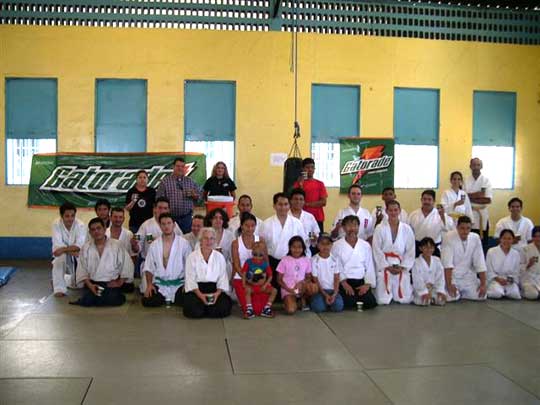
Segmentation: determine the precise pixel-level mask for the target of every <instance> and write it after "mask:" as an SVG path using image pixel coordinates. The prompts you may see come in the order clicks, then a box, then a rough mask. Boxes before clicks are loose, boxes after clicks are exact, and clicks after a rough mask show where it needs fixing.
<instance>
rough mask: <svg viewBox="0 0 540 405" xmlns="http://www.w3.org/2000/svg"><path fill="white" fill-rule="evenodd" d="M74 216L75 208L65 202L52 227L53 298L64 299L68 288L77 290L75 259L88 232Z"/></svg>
mask: <svg viewBox="0 0 540 405" xmlns="http://www.w3.org/2000/svg"><path fill="white" fill-rule="evenodd" d="M76 214H77V208H75V206H74V205H73V204H72V203H69V202H66V203H64V204H62V205H61V206H60V218H58V219H56V220H55V221H54V222H53V225H52V255H53V260H52V284H53V292H54V296H55V297H64V296H65V295H66V294H67V288H68V286H69V287H70V288H77V285H76V282H75V281H76V277H75V270H76V267H77V257H78V256H79V251H80V250H81V247H82V246H83V245H84V243H85V242H86V237H87V233H88V232H87V230H86V226H85V225H84V223H83V222H82V221H80V220H79V219H77V218H75V215H76ZM81 287H82V286H81Z"/></svg>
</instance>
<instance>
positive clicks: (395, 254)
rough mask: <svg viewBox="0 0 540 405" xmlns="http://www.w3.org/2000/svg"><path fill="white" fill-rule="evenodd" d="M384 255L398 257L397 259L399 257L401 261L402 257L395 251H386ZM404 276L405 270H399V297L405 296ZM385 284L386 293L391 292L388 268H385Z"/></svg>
mask: <svg viewBox="0 0 540 405" xmlns="http://www.w3.org/2000/svg"><path fill="white" fill-rule="evenodd" d="M384 257H385V258H388V257H395V258H397V259H399V260H400V261H401V257H400V256H399V255H398V254H397V253H394V252H389V253H385V254H384ZM402 278H403V272H402V271H400V272H399V287H398V296H399V298H403V293H402V292H401V279H402ZM384 286H385V288H386V293H387V294H390V290H389V289H388V270H386V269H385V270H384Z"/></svg>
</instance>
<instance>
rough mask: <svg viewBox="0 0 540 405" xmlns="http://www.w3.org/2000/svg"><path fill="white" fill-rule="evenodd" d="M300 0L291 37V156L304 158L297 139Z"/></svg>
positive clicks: (296, 7) (295, 4)
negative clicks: (292, 108)
mask: <svg viewBox="0 0 540 405" xmlns="http://www.w3.org/2000/svg"><path fill="white" fill-rule="evenodd" d="M297 3H298V0H295V2H294V28H293V31H292V38H291V71H294V135H293V144H292V147H291V150H290V151H289V157H298V158H302V155H301V154H300V148H299V147H298V143H297V139H298V138H300V124H298V4H297Z"/></svg>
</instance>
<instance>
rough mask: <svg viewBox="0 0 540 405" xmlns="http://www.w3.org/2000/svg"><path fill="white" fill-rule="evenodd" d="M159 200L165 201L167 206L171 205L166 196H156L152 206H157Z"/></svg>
mask: <svg viewBox="0 0 540 405" xmlns="http://www.w3.org/2000/svg"><path fill="white" fill-rule="evenodd" d="M160 202H166V203H167V205H168V206H169V207H170V206H171V203H170V202H169V199H168V198H167V197H158V198H156V201H154V207H157V205H158V203H160Z"/></svg>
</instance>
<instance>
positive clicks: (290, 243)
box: [287, 235, 306, 256]
mask: <svg viewBox="0 0 540 405" xmlns="http://www.w3.org/2000/svg"><path fill="white" fill-rule="evenodd" d="M295 242H300V243H301V244H302V256H305V255H306V242H304V239H302V237H301V236H298V235H296V236H293V237H292V238H291V239H289V252H288V253H287V255H288V256H292V253H291V247H292V245H293V243H295Z"/></svg>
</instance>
